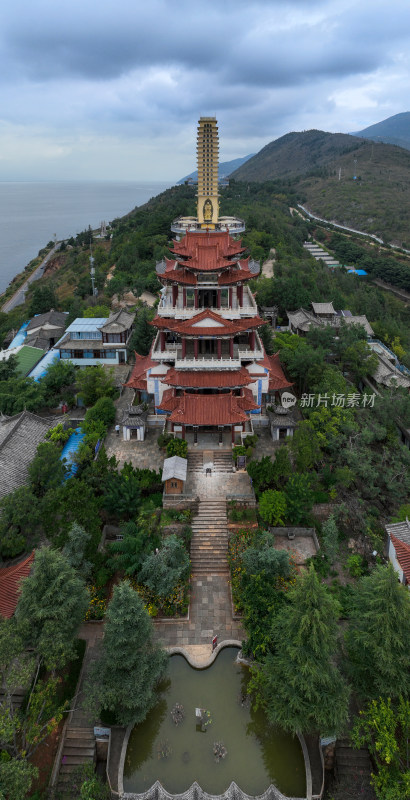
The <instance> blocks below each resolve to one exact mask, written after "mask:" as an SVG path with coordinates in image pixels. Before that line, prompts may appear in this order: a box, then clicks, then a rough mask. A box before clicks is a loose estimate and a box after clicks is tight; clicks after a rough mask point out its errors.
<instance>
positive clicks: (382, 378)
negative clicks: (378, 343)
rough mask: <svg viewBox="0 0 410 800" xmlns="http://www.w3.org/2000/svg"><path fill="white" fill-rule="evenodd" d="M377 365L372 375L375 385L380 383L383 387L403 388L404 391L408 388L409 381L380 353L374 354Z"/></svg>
mask: <svg viewBox="0 0 410 800" xmlns="http://www.w3.org/2000/svg"><path fill="white" fill-rule="evenodd" d="M376 355H377V358H378V364H377V367H376V370H375V372H374V374H373V380H374V381H376V383H381V384H383V386H394V385H396V386H403V387H404V388H405V389H409V388H410V379H409V378H408V377H407V376H406V375H404V374H403V373H402V372H400V370H398V369H397V367H395V366H394V364H392V362H391V361H389V359H388V358H385V357H384V356H382V355H381V354H380V353H376Z"/></svg>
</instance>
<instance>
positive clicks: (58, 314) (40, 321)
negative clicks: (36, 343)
mask: <svg viewBox="0 0 410 800" xmlns="http://www.w3.org/2000/svg"><path fill="white" fill-rule="evenodd" d="M67 319H68V314H67V313H66V312H63V311H47V312H46V313H45V314H38V316H37V317H33V319H32V320H30V324H29V325H28V326H27V334H29V333H30V331H32V330H36V329H37V328H42V327H44V325H52V326H53V328H62V329H63V331H64V330H65V329H66V326H67Z"/></svg>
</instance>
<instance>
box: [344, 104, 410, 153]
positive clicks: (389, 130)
mask: <svg viewBox="0 0 410 800" xmlns="http://www.w3.org/2000/svg"><path fill="white" fill-rule="evenodd" d="M353 136H364V137H365V138H366V139H373V140H374V141H375V142H385V143H386V144H397V145H398V146H399V147H405V148H406V149H407V150H410V111H404V112H403V113H402V114H394V116H393V117H388V118H387V119H383V120H382V121H381V122H376V123H375V125H369V127H368V128H364V129H363V130H362V131H355V132H354V133H353Z"/></svg>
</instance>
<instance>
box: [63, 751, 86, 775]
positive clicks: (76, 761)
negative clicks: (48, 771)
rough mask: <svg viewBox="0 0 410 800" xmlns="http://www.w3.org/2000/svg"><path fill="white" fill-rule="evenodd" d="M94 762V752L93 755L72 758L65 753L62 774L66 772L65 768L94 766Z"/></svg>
mask: <svg viewBox="0 0 410 800" xmlns="http://www.w3.org/2000/svg"><path fill="white" fill-rule="evenodd" d="M93 761H94V751H93V752H92V754H91V755H88V753H87V754H84V753H82V754H81V755H78V756H70V755H65V753H63V758H62V764H61V767H60V772H66V770H65V769H64V767H72V766H79V765H80V764H92V762H93Z"/></svg>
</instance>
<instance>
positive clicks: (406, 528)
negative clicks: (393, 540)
mask: <svg viewBox="0 0 410 800" xmlns="http://www.w3.org/2000/svg"><path fill="white" fill-rule="evenodd" d="M385 528H386V531H387V533H388V534H389V535H390V534H391V533H392V534H393V536H397V538H398V539H400V541H401V542H404V544H408V545H410V522H409V520H408V519H406V520H405V521H404V522H392V523H391V525H385Z"/></svg>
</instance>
